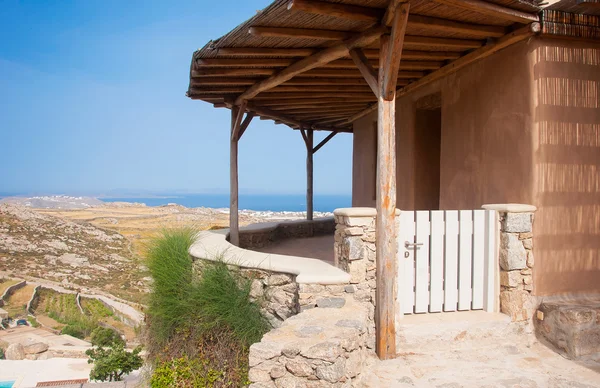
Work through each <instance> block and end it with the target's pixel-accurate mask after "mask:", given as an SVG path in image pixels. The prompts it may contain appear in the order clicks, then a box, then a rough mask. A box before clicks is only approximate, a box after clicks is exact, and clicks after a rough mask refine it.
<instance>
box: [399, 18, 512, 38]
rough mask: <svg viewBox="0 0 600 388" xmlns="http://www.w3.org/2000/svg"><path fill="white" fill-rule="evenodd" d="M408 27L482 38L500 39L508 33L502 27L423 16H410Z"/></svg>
mask: <svg viewBox="0 0 600 388" xmlns="http://www.w3.org/2000/svg"><path fill="white" fill-rule="evenodd" d="M408 26H409V27H414V28H422V29H426V30H431V31H437V32H446V33H450V34H469V35H474V36H478V37H481V38H488V37H494V38H498V37H501V36H502V35H504V34H505V32H506V31H505V28H504V27H502V26H488V25H483V24H471V23H464V22H457V21H454V20H448V19H441V18H435V17H430V16H421V15H410V16H409V17H408Z"/></svg>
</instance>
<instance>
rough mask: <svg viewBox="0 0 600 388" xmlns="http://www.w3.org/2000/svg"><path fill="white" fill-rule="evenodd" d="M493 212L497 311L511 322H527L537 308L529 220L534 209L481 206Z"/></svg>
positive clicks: (509, 206) (532, 207) (531, 220)
mask: <svg viewBox="0 0 600 388" xmlns="http://www.w3.org/2000/svg"><path fill="white" fill-rule="evenodd" d="M483 208H484V209H487V210H496V211H497V212H498V219H499V222H500V241H499V252H498V259H499V263H500V311H501V312H502V313H504V314H507V315H509V316H510V317H511V319H512V320H513V321H530V320H531V318H532V317H533V314H534V312H535V309H536V308H537V298H535V297H534V296H533V286H534V285H533V265H534V260H533V219H534V213H535V211H536V207H535V206H532V205H521V204H494V205H484V206H483Z"/></svg>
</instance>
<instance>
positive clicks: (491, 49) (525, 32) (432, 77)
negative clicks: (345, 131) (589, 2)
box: [345, 23, 541, 124]
mask: <svg viewBox="0 0 600 388" xmlns="http://www.w3.org/2000/svg"><path fill="white" fill-rule="evenodd" d="M540 30H541V27H540V24H539V23H531V24H529V25H527V26H525V27H522V28H520V29H518V30H515V31H513V32H511V33H509V34H506V35H505V36H503V37H502V38H500V39H498V40H497V41H496V42H494V43H490V44H488V45H486V46H484V47H482V48H480V49H478V50H475V51H473V52H471V53H469V54H467V55H465V56H463V57H461V58H459V59H457V60H456V61H454V62H451V63H450V64H448V65H446V66H444V67H442V68H441V69H439V70H437V71H434V72H432V73H430V74H428V75H426V76H425V77H423V78H421V79H419V80H418V81H415V82H413V83H411V84H409V85H407V86H405V87H403V88H402V89H400V90H398V91H397V92H396V98H398V97H401V96H404V95H406V94H408V93H410V92H412V91H414V90H416V89H419V88H420V87H422V86H425V85H428V84H430V83H431V82H434V81H437V80H439V79H441V78H443V77H445V76H447V75H448V74H452V73H455V72H457V71H458V70H460V69H462V68H463V67H465V66H467V65H470V64H471V63H474V62H477V61H479V60H481V59H483V58H486V57H488V56H490V55H492V54H494V53H495V52H497V51H500V50H502V49H503V48H505V47H508V46H511V45H513V44H515V43H518V42H521V41H523V40H525V39H528V38H529V37H531V36H534V35H536V34H538V33H539V32H540ZM375 110H377V104H373V105H371V106H370V107H369V108H367V109H365V110H363V111H362V112H359V113H357V114H356V115H354V116H352V117H350V118H349V119H348V120H347V121H346V122H345V124H350V123H352V122H354V121H356V120H358V119H360V118H361V117H364V116H366V115H368V114H369V113H371V112H374V111H375Z"/></svg>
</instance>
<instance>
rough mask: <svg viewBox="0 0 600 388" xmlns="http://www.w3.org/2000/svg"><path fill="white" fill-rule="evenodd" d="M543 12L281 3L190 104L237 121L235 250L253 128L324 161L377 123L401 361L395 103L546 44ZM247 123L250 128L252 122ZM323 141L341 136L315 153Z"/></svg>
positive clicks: (201, 75) (224, 47)
mask: <svg viewBox="0 0 600 388" xmlns="http://www.w3.org/2000/svg"><path fill="white" fill-rule="evenodd" d="M539 3H540V2H538V1H536V0H488V1H484V0H410V1H409V0H326V1H323V0H291V1H289V0H276V1H274V2H273V3H272V4H271V5H269V6H268V7H267V8H265V9H264V10H262V11H260V12H258V13H257V14H256V15H255V16H254V17H252V18H251V19H250V20H248V21H246V22H245V23H243V24H241V25H239V26H238V27H236V28H235V29H234V30H232V31H231V32H229V33H228V34H226V35H225V36H223V37H221V38H220V39H218V40H216V41H211V42H209V43H208V44H207V45H206V46H205V47H203V48H202V49H200V50H198V51H196V52H195V53H194V55H193V58H192V64H191V70H190V85H189V90H188V93H187V95H188V97H190V98H192V99H197V100H202V101H206V102H209V103H212V104H214V106H215V107H227V108H230V109H231V166H230V167H231V170H230V171H231V182H230V183H231V203H230V205H231V208H230V227H231V232H230V240H231V243H233V244H238V241H239V236H238V203H237V201H238V160H237V153H238V142H239V140H240V138H241V136H242V135H243V133H244V131H245V130H246V129H247V127H248V125H249V124H250V122H251V120H252V118H253V117H256V116H258V117H260V118H261V119H272V120H274V121H275V123H282V124H286V125H287V126H289V127H291V128H293V129H296V130H299V131H300V133H301V134H302V137H303V139H304V141H305V143H306V147H307V211H308V212H307V217H308V218H309V219H311V218H312V170H313V163H312V155H313V154H314V153H315V152H316V151H318V150H319V149H320V148H321V147H323V145H324V144H325V143H326V142H327V141H329V140H330V139H331V138H332V137H333V136H335V135H336V134H337V133H339V132H352V125H353V122H354V121H355V120H358V119H359V118H361V117H364V116H365V115H367V114H370V113H371V112H374V111H377V182H376V187H377V201H376V204H377V205H376V207H377V221H376V239H377V242H376V251H377V269H376V277H377V295H376V318H375V321H376V350H377V353H378V355H379V357H380V358H383V359H385V358H391V357H394V356H395V355H396V349H395V317H396V315H395V308H396V291H395V287H396V286H395V278H396V276H397V269H396V249H397V248H396V247H397V242H396V229H395V211H396V172H395V171H396V167H395V166H396V162H395V159H396V155H395V99H396V98H398V97H399V96H402V95H405V94H407V93H409V92H412V91H414V90H415V89H417V88H419V87H422V86H424V85H427V84H429V83H431V82H433V81H436V80H438V79H440V78H443V77H445V76H447V75H449V74H451V73H453V72H456V71H457V70H459V69H461V68H463V67H465V66H467V65H469V64H471V63H473V62H475V61H478V60H480V59H482V58H485V57H487V56H489V55H491V54H493V53H494V52H496V51H498V50H501V49H503V48H505V47H507V46H509V45H512V44H514V43H517V42H520V41H522V40H525V39H527V38H529V37H531V36H533V35H534V34H536V33H538V32H540V23H539V22H540V17H539V12H540V10H541V8H540V5H539ZM244 115H245V116H244ZM313 131H330V132H331V133H330V134H329V136H327V137H326V138H325V139H324V140H323V141H322V142H321V143H320V144H318V145H317V146H314V144H313Z"/></svg>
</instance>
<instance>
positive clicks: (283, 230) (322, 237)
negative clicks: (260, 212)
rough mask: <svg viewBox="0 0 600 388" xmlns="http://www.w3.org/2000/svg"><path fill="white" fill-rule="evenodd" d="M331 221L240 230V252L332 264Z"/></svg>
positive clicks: (332, 226) (284, 223) (317, 220)
mask: <svg viewBox="0 0 600 388" xmlns="http://www.w3.org/2000/svg"><path fill="white" fill-rule="evenodd" d="M334 233H335V221H334V218H333V217H326V218H319V219H316V220H312V221H308V220H294V221H282V222H265V223H259V224H252V225H248V226H245V227H242V228H240V245H239V247H240V248H243V249H249V250H253V251H257V252H263V253H273V254H279V255H287V256H300V257H308V258H312V259H319V260H323V261H325V262H328V263H329V264H334V253H333V252H334V249H333V245H334Z"/></svg>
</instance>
